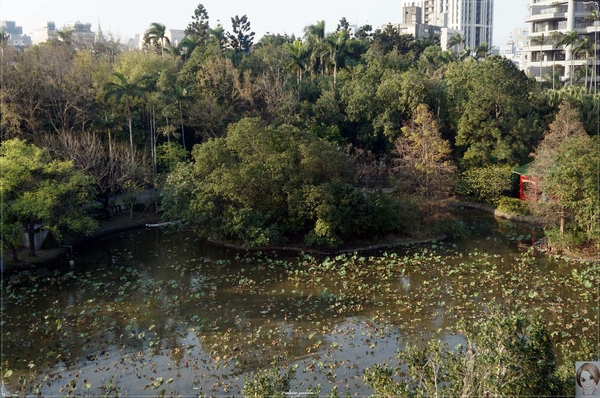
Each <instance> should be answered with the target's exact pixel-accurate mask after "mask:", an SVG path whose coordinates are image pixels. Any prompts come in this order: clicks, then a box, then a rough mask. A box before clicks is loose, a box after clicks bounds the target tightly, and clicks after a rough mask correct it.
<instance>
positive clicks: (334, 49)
mask: <svg viewBox="0 0 600 398" xmlns="http://www.w3.org/2000/svg"><path fill="white" fill-rule="evenodd" d="M348 38H349V36H348V31H347V30H340V31H338V32H335V33H331V34H329V35H328V36H327V37H326V38H325V42H324V43H325V46H326V48H327V49H328V52H329V60H330V62H331V64H332V65H333V85H334V86H335V85H336V82H337V71H338V66H339V61H340V59H343V58H344V56H345V52H346V44H347V42H348Z"/></svg>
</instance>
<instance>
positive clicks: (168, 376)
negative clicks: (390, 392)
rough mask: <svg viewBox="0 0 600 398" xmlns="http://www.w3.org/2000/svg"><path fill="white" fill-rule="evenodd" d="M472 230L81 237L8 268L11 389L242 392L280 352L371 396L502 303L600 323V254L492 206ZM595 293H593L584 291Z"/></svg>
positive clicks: (559, 330) (584, 327) (306, 382)
mask: <svg viewBox="0 0 600 398" xmlns="http://www.w3.org/2000/svg"><path fill="white" fill-rule="evenodd" d="M463 217H464V222H465V226H466V232H467V234H466V236H465V237H463V238H461V239H458V240H448V241H444V242H433V243H430V244H427V245H421V246H416V247H400V248H398V249H396V250H393V251H386V252H374V253H364V254H347V255H340V256H331V257H322V258H314V257H312V256H309V255H305V254H290V253H275V252H269V253H260V252H259V253H251V252H250V253H246V252H238V251H234V250H227V249H222V248H217V247H214V246H211V245H208V244H206V243H204V242H200V241H197V240H195V239H194V237H193V236H192V235H190V234H188V233H185V232H168V231H162V230H160V229H156V228H155V229H138V230H132V231H128V232H124V233H119V234H115V235H112V236H108V237H106V238H103V239H100V240H97V241H95V242H93V243H91V244H87V245H83V246H79V247H76V248H75V252H74V260H75V265H74V266H73V267H69V266H68V264H67V262H66V260H65V259H61V260H60V261H58V262H57V263H56V264H49V265H48V266H47V267H40V268H37V269H35V270H27V271H23V272H19V273H14V272H13V273H10V274H7V275H5V276H4V277H3V281H2V311H3V314H2V370H1V374H2V375H3V383H4V385H3V389H4V391H5V392H7V393H13V394H17V395H20V396H23V395H36V394H39V395H42V396H103V395H105V396H136V397H137V396H157V395H160V394H165V395H167V396H199V395H206V396H233V395H236V396H240V391H241V389H242V387H243V385H244V382H245V380H246V378H252V377H253V375H254V374H256V372H257V371H258V370H259V369H265V368H268V367H269V365H270V363H271V362H272V361H273V360H274V359H276V360H278V363H279V366H280V367H281V368H282V369H289V368H290V367H297V370H296V376H295V379H294V381H293V383H292V390H291V391H290V394H292V393H294V394H296V395H299V394H302V393H304V392H308V391H315V389H316V388H317V387H319V388H320V391H321V394H327V393H328V392H329V391H330V390H331V389H332V388H333V387H334V386H336V387H337V389H338V391H339V393H341V395H345V394H346V393H349V394H350V395H352V396H357V395H358V396H364V395H368V394H370V393H372V390H371V389H370V388H369V387H368V386H366V385H365V384H364V383H363V381H362V376H363V372H364V370H365V369H366V368H368V367H370V366H373V365H374V364H386V365H389V366H391V367H394V368H397V369H399V370H398V371H397V372H396V376H397V377H398V378H400V377H402V372H401V370H400V369H401V364H399V363H398V360H397V359H396V356H397V353H398V351H399V350H401V349H403V347H405V346H406V344H408V343H411V344H417V345H423V346H424V345H425V344H426V342H427V341H428V340H429V339H430V338H432V337H434V338H438V339H440V340H442V341H443V342H445V343H446V344H448V346H449V347H454V346H456V345H457V344H459V343H461V342H463V337H462V336H461V335H459V334H457V333H455V331H454V326H455V325H456V323H457V321H458V320H460V319H465V318H466V319H469V318H473V319H478V318H481V317H482V316H485V311H486V310H487V309H488V308H489V307H490V306H492V305H502V306H507V307H510V308H514V309H516V310H518V311H527V312H530V313H538V314H541V315H542V316H543V317H544V319H545V321H546V324H547V327H548V330H549V331H550V332H551V333H552V336H553V338H554V339H555V341H556V342H559V341H560V342H561V343H563V344H566V345H569V346H573V347H577V345H578V342H579V336H580V335H581V334H586V333H587V334H593V333H595V332H594V331H595V330H596V329H597V327H596V325H597V324H598V304H597V303H598V300H597V298H598V293H597V292H596V289H595V287H596V286H598V265H597V264H590V263H567V262H565V261H562V260H551V259H549V258H547V257H545V256H540V255H535V254H532V253H531V252H528V251H527V250H523V248H524V247H527V246H530V245H531V242H532V240H533V239H535V238H536V235H537V236H539V231H537V230H536V229H535V228H533V227H531V226H529V225H526V224H520V225H519V224H515V223H511V222H507V221H504V220H500V219H496V218H494V217H493V216H490V215H487V214H485V213H480V212H476V211H469V212H465V214H464V215H463ZM582 303H583V304H582Z"/></svg>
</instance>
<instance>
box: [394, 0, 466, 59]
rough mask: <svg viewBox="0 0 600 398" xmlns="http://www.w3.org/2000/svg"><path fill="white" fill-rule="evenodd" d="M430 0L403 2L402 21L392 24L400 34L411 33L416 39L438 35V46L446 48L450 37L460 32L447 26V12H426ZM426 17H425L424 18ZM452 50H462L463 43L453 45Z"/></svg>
mask: <svg viewBox="0 0 600 398" xmlns="http://www.w3.org/2000/svg"><path fill="white" fill-rule="evenodd" d="M429 3H430V0H425V1H424V2H423V3H415V2H413V3H410V4H404V6H403V7H402V15H403V17H402V23H400V24H395V25H392V26H394V27H395V28H396V29H397V30H398V32H400V33H402V34H411V35H413V37H415V38H416V39H424V38H428V37H433V36H440V46H441V47H442V49H443V50H446V49H447V48H448V42H449V40H450V38H451V37H452V36H454V35H456V34H459V33H460V34H462V32H459V31H457V30H455V29H450V28H448V23H447V21H448V16H447V14H436V15H432V14H428V13H427V12H426V11H425V9H424V7H430V10H431V6H430V5H429ZM425 18H427V19H425ZM425 21H429V22H425ZM452 50H453V51H454V52H461V51H463V50H464V44H463V45H460V46H458V45H457V46H455V48H453V49H452Z"/></svg>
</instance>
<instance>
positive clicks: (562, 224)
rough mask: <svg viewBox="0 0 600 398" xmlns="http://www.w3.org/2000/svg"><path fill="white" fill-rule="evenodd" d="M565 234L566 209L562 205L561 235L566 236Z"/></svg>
mask: <svg viewBox="0 0 600 398" xmlns="http://www.w3.org/2000/svg"><path fill="white" fill-rule="evenodd" d="M564 234H565V209H564V207H561V209H560V236H564Z"/></svg>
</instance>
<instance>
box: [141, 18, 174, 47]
mask: <svg viewBox="0 0 600 398" xmlns="http://www.w3.org/2000/svg"><path fill="white" fill-rule="evenodd" d="M166 34H167V27H166V26H165V25H163V24H161V23H158V22H152V23H151V24H150V27H149V28H148V29H146V31H145V32H144V38H143V40H144V45H146V46H155V47H156V48H157V49H160V54H161V55H164V52H165V47H166V45H168V44H171V41H170V40H169V38H168V37H167V36H166Z"/></svg>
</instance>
